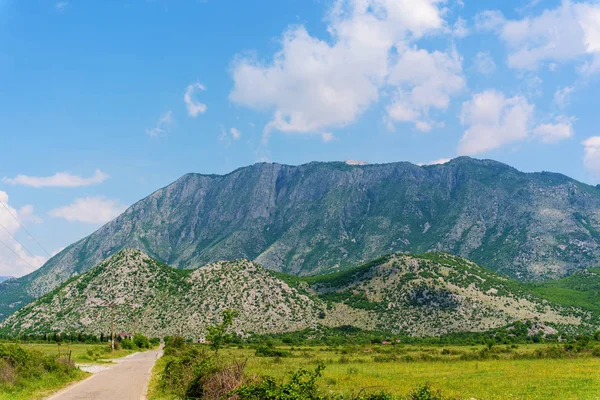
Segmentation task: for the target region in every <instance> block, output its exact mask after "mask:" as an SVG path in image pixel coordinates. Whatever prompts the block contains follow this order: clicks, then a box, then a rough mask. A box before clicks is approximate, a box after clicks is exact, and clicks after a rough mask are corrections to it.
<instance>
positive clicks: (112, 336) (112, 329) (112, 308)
mask: <svg viewBox="0 0 600 400" xmlns="http://www.w3.org/2000/svg"><path fill="white" fill-rule="evenodd" d="M108 306H109V307H110V314H111V324H110V325H111V327H110V348H111V350H112V351H113V352H114V351H115V303H110V304H109V305H108Z"/></svg>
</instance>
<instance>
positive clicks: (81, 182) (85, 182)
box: [2, 169, 110, 188]
mask: <svg viewBox="0 0 600 400" xmlns="http://www.w3.org/2000/svg"><path fill="white" fill-rule="evenodd" d="M108 178H110V177H109V176H108V175H107V174H105V173H104V172H102V171H100V170H99V169H97V170H96V171H95V173H94V175H93V176H90V177H88V178H84V177H81V176H78V175H72V174H70V173H68V172H58V173H56V174H54V175H52V176H28V175H17V176H16V177H14V178H7V177H4V178H2V182H4V183H8V184H10V185H23V186H30V187H34V188H43V187H81V186H90V185H97V184H99V183H102V182H104V181H106V180H107V179H108Z"/></svg>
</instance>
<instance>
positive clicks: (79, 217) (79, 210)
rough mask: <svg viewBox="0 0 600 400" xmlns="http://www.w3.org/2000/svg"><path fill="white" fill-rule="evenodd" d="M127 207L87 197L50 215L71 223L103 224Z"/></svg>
mask: <svg viewBox="0 0 600 400" xmlns="http://www.w3.org/2000/svg"><path fill="white" fill-rule="evenodd" d="M126 208H127V207H125V206H124V205H122V204H121V203H120V202H118V201H117V200H111V199H107V198H105V197H101V196H100V197H85V198H79V199H76V200H75V202H74V203H72V204H69V205H67V206H64V207H60V208H56V209H54V210H51V211H50V212H49V213H48V214H49V215H50V216H52V217H54V218H63V219H66V220H67V221H69V222H84V223H88V224H101V223H105V222H108V221H111V220H112V219H114V218H115V217H117V216H118V215H119V214H121V213H122V212H123V211H125V209H126Z"/></svg>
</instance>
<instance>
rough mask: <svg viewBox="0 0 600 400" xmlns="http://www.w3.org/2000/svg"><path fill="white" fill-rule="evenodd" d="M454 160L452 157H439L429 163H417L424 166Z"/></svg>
mask: <svg viewBox="0 0 600 400" xmlns="http://www.w3.org/2000/svg"><path fill="white" fill-rule="evenodd" d="M450 161H452V159H451V158H439V159H437V160H433V161H429V162H428V163H418V164H417V165H418V166H420V167H422V166H423V165H441V164H446V163H447V162H450Z"/></svg>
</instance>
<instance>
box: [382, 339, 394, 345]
mask: <svg viewBox="0 0 600 400" xmlns="http://www.w3.org/2000/svg"><path fill="white" fill-rule="evenodd" d="M381 344H385V345H389V344H392V342H390V341H389V340H382V341H381Z"/></svg>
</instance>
